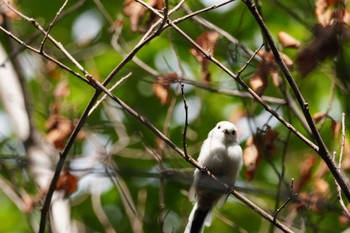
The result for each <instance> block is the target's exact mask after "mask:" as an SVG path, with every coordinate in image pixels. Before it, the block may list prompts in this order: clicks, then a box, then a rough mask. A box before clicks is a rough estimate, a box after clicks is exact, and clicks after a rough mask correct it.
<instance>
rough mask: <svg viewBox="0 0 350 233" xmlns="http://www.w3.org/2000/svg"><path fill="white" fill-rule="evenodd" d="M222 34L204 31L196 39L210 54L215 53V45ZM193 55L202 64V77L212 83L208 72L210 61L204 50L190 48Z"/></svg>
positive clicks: (206, 81)
mask: <svg viewBox="0 0 350 233" xmlns="http://www.w3.org/2000/svg"><path fill="white" fill-rule="evenodd" d="M219 36H220V34H219V33H218V32H216V31H210V32H204V33H202V34H201V35H200V36H199V37H197V39H196V40H195V41H196V43H197V44H198V45H199V46H200V47H202V48H203V50H204V51H206V52H207V53H209V55H210V56H213V55H214V50H215V45H216V42H217V40H218V39H219ZM190 53H191V54H192V56H194V57H195V58H196V59H197V61H198V62H199V63H201V65H202V79H203V81H204V82H205V83H210V74H209V72H208V66H209V61H208V60H207V59H206V58H205V57H204V55H203V54H202V52H201V51H200V50H198V49H196V48H192V49H191V50H190Z"/></svg>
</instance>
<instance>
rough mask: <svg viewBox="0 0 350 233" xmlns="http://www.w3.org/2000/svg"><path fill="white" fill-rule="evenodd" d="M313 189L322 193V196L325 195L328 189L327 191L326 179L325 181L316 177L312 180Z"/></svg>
mask: <svg viewBox="0 0 350 233" xmlns="http://www.w3.org/2000/svg"><path fill="white" fill-rule="evenodd" d="M313 183H314V190H315V191H316V192H317V193H318V194H320V195H322V196H326V195H327V193H328V191H329V184H328V182H327V181H325V180H324V179H322V178H316V179H315V180H314V182H313Z"/></svg>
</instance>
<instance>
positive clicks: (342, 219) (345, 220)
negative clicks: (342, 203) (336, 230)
mask: <svg viewBox="0 0 350 233" xmlns="http://www.w3.org/2000/svg"><path fill="white" fill-rule="evenodd" d="M346 208H347V209H348V211H350V204H348V205H347V206H346ZM339 223H340V224H343V225H348V224H349V223H350V218H349V216H348V215H347V214H346V213H345V211H344V212H343V214H342V215H340V216H339Z"/></svg>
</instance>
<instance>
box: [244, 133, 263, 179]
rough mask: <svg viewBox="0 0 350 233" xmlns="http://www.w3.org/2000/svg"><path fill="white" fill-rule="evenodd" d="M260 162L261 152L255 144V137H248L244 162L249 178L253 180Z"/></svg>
mask: <svg viewBox="0 0 350 233" xmlns="http://www.w3.org/2000/svg"><path fill="white" fill-rule="evenodd" d="M259 163H260V153H259V150H258V148H257V147H256V145H255V144H254V138H253V137H252V136H251V137H249V138H248V139H247V142H246V147H245V148H244V150H243V164H244V167H245V176H246V177H247V179H248V180H252V179H253V178H254V175H255V171H256V169H257V167H258V165H259Z"/></svg>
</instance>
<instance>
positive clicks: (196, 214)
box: [184, 203, 212, 233]
mask: <svg viewBox="0 0 350 233" xmlns="http://www.w3.org/2000/svg"><path fill="white" fill-rule="evenodd" d="M211 212H212V211H211V208H209V209H207V208H206V209H203V208H198V204H197V203H196V204H195V205H194V207H193V209H192V211H191V214H190V217H189V218H188V224H187V226H186V228H185V232H184V233H202V232H203V230H204V225H205V226H210V224H211V219H212V213H211Z"/></svg>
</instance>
